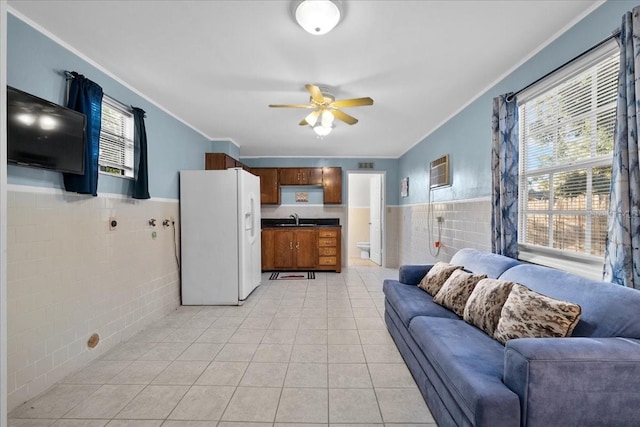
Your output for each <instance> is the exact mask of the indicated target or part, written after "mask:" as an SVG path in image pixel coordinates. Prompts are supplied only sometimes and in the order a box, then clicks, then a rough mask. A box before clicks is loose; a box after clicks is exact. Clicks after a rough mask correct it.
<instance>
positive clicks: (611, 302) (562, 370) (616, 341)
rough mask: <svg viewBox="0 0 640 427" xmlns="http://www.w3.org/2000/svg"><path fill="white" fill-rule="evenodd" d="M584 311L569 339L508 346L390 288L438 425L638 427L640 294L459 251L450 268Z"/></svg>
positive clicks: (388, 296) (391, 325)
mask: <svg viewBox="0 0 640 427" xmlns="http://www.w3.org/2000/svg"><path fill="white" fill-rule="evenodd" d="M450 262H451V263H452V264H456V265H462V266H464V268H465V269H466V270H468V271H471V272H473V273H478V274H486V275H487V276H488V277H490V278H499V279H504V280H508V281H512V282H516V283H521V284H523V285H525V286H527V287H528V288H530V289H532V290H534V291H536V292H539V293H541V294H544V295H548V296H550V297H553V298H557V299H562V300H565V301H571V302H574V303H576V304H579V305H580V306H581V307H582V314H581V317H580V321H579V322H578V324H577V325H576V328H575V330H574V332H573V335H572V337H571V338H520V339H513V340H510V341H508V342H507V344H506V346H503V345H502V344H500V343H499V342H498V341H496V340H494V339H493V338H492V337H490V336H489V335H487V334H485V333H484V332H483V331H482V330H480V329H478V328H476V327H475V326H472V325H470V324H468V323H467V322H465V321H464V320H463V319H461V318H460V317H458V316H457V315H456V314H455V313H453V312H452V311H449V310H448V309H446V308H444V307H442V306H440V305H438V304H435V303H434V302H433V301H432V297H431V296H430V295H429V294H427V293H426V292H424V291H423V290H421V289H420V288H418V287H417V286H416V285H417V284H418V283H419V282H420V280H421V279H422V277H423V276H424V275H425V274H426V273H427V271H428V270H429V269H430V268H431V266H429V265H412V266H402V267H400V271H399V280H390V279H387V280H385V281H384V287H383V291H384V294H385V321H386V324H387V327H388V329H389V332H390V333H391V336H392V337H393V339H394V341H395V342H396V345H397V347H398V349H399V350H400V352H401V353H402V356H403V357H404V359H405V362H406V363H407V366H408V367H409V369H410V371H411V373H412V374H413V377H414V379H415V380H416V383H417V384H418V387H419V388H420V390H421V392H422V395H423V396H424V399H425V401H426V402H427V404H428V406H429V408H430V410H431V412H432V414H433V416H434V418H435V419H436V421H437V422H438V425H439V426H440V427H444V426H477V427H480V426H485V427H500V426H527V427H529V426H530V427H535V426H541V427H549V426H562V427H567V426H640V291H637V290H633V289H628V288H624V287H622V286H618V285H612V284H608V283H605V282H598V281H593V280H588V279H585V278H581V277H578V276H575V275H572V274H568V273H564V272H561V271H558V270H554V269H551V268H546V267H541V266H536V265H530V264H523V263H520V262H518V261H516V260H514V259H511V258H507V257H503V256H500V255H495V254H490V253H486V252H480V251H477V250H474V249H462V250H460V251H459V252H458V253H456V254H455V255H454V257H453V258H452V259H451V261H450Z"/></svg>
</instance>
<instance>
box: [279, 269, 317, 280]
mask: <svg viewBox="0 0 640 427" xmlns="http://www.w3.org/2000/svg"><path fill="white" fill-rule="evenodd" d="M315 278H316V273H315V272H314V271H307V272H295V273H284V272H281V271H274V272H273V273H271V276H269V280H305V279H315Z"/></svg>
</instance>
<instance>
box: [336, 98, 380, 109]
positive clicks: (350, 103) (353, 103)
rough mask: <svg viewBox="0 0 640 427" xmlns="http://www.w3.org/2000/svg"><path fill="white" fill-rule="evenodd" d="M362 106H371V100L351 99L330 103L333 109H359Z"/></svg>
mask: <svg viewBox="0 0 640 427" xmlns="http://www.w3.org/2000/svg"><path fill="white" fill-rule="evenodd" d="M364 105H373V99H371V98H369V97H366V98H353V99H340V100H338V101H333V102H332V103H331V106H332V107H335V108H348V107H361V106H364Z"/></svg>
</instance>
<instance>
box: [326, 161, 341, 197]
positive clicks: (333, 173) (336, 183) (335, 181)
mask: <svg viewBox="0 0 640 427" xmlns="http://www.w3.org/2000/svg"><path fill="white" fill-rule="evenodd" d="M322 192H323V195H324V203H325V204H341V203H342V168H323V169H322Z"/></svg>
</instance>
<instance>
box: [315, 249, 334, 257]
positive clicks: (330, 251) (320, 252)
mask: <svg viewBox="0 0 640 427" xmlns="http://www.w3.org/2000/svg"><path fill="white" fill-rule="evenodd" d="M337 253H338V252H337V249H336V248H335V247H334V248H331V247H325V248H318V255H320V256H322V255H325V256H326V255H336V254H337Z"/></svg>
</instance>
